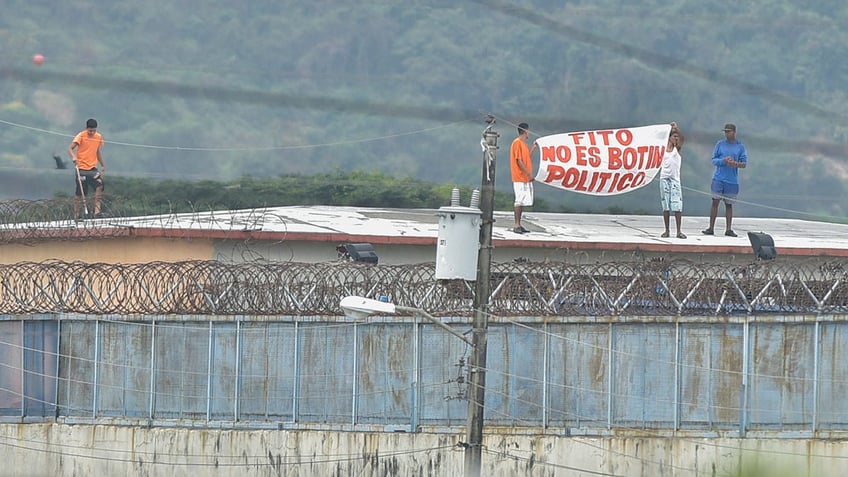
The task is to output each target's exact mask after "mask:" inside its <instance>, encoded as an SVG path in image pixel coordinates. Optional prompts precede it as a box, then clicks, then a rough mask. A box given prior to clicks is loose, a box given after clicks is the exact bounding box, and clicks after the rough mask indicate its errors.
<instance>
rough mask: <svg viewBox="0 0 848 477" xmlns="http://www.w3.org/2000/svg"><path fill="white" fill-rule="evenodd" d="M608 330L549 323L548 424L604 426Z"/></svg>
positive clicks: (593, 325)
mask: <svg viewBox="0 0 848 477" xmlns="http://www.w3.org/2000/svg"><path fill="white" fill-rule="evenodd" d="M609 329H610V327H609V325H607V324H592V323H575V324H561V323H556V324H551V325H550V326H549V332H550V338H549V342H550V344H549V355H550V358H549V365H548V369H549V371H548V380H549V382H550V385H549V388H548V389H549V391H548V393H549V398H548V402H549V403H550V404H549V406H550V409H549V412H548V414H549V422H550V425H552V426H561V427H575V428H579V427H604V426H606V422H607V411H608V407H609V406H608V399H607V394H608V393H607V390H608V384H609V365H608V363H609Z"/></svg>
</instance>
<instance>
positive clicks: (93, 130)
mask: <svg viewBox="0 0 848 477" xmlns="http://www.w3.org/2000/svg"><path fill="white" fill-rule="evenodd" d="M102 146H103V136H102V135H100V133H99V132H97V120H95V119H89V120H88V121H86V122H85V131H81V132H80V133H79V134H77V135H76V136H75V137H74V140H73V141H71V144H70V146H68V154H70V155H71V159H73V161H74V164H75V165H76V169H77V172H75V175H76V174H79V175H78V176H77V177H74V182H76V184H77V186H76V196H75V197H74V217H75V218H77V219H79V218H80V204H81V203H82V201H83V197H84V196H83V191H85V194H86V195H87V194H88V192H89V188H93V189H94V217H95V218H100V217H102V216H103V214H102V212H101V209H100V207H101V201H102V198H103V173H104V172H106V163H105V162H103V156H102V155H101V153H100V148H101V147H102ZM98 164H99V165H100V170H97V165H98Z"/></svg>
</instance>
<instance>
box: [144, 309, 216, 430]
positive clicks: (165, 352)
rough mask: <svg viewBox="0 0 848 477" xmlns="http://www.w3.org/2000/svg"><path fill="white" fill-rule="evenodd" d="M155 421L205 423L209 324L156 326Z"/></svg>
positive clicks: (180, 323) (192, 323)
mask: <svg viewBox="0 0 848 477" xmlns="http://www.w3.org/2000/svg"><path fill="white" fill-rule="evenodd" d="M155 334H156V336H155V356H154V370H153V379H154V383H153V388H154V394H153V399H154V401H153V406H154V417H157V418H166V419H206V412H207V389H208V372H209V323H206V322H173V321H171V322H162V323H157V324H156V329H155Z"/></svg>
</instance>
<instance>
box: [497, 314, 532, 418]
mask: <svg viewBox="0 0 848 477" xmlns="http://www.w3.org/2000/svg"><path fill="white" fill-rule="evenodd" d="M540 331H541V326H540V325H536V327H535V329H532V328H528V327H519V326H514V325H504V326H498V327H494V328H491V329H490V330H489V333H488V334H487V335H488V336H487V340H488V347H487V350H486V351H487V353H486V354H487V358H486V368H487V371H488V372H487V374H486V403H485V415H486V419H487V420H488V421H489V422H492V423H493V424H495V425H503V426H510V425H520V426H540V425H542V421H543V415H544V407H545V399H544V387H545V386H544V382H545V381H544V371H545V334H544V333H541V332H540Z"/></svg>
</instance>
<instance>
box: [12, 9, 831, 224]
mask: <svg viewBox="0 0 848 477" xmlns="http://www.w3.org/2000/svg"><path fill="white" fill-rule="evenodd" d="M4 11H5V12H7V13H8V14H4V15H2V17H0V47H2V50H0V51H2V55H0V79H2V81H0V145H2V148H0V170H2V181H3V182H1V183H0V185H2V186H0V199H8V198H20V197H21V196H24V197H23V198H38V197H52V196H53V195H54V194H56V193H61V192H64V193H68V192H69V190H68V189H70V188H71V187H72V183H71V182H69V181H68V180H66V176H65V175H62V174H67V172H66V171H60V170H56V169H55V165H54V161H53V159H52V155H53V154H54V153H58V154H60V155H62V156H64V157H65V158H66V159H67V155H66V152H65V150H66V148H67V145H68V143H69V142H70V139H71V137H72V135H73V134H75V133H76V132H78V131H79V130H81V129H83V127H84V124H85V120H86V119H87V118H88V117H95V118H97V119H98V120H99V121H100V126H101V127H100V129H101V132H102V133H103V134H104V136H105V138H106V140H107V145H106V147H105V149H104V155H105V157H106V160H107V163H108V165H109V167H108V168H109V171H110V173H112V174H121V175H125V176H130V177H140V178H145V179H151V178H152V179H180V180H185V179H188V180H209V179H211V180H232V179H237V178H239V177H243V176H250V177H268V176H277V175H280V174H288V173H298V174H312V173H317V174H324V173H327V172H328V171H335V170H351V171H352V170H359V171H364V172H366V173H380V174H387V175H390V176H398V177H412V178H414V179H416V180H424V181H432V182H435V183H437V184H456V185H462V186H473V185H475V184H479V182H480V178H481V162H482V161H481V151H480V146H479V140H480V133H481V131H482V130H483V127H484V124H483V122H482V115H483V114H484V113H492V114H494V115H495V116H496V117H497V119H498V123H497V130H498V132H500V134H501V150H500V152H499V162H498V169H497V180H498V189H499V191H505V192H509V190H510V185H509V168H508V164H507V163H506V157H507V151H508V146H509V142H510V141H511V140H512V139H513V138H514V137H515V128H514V124H515V123H518V122H521V121H527V122H528V123H530V126H531V129H532V131H533V134H534V135H535V136H539V135H547V134H553V133H559V132H566V131H578V130H586V129H596V128H601V127H627V126H637V125H647V124H657V123H665V122H670V121H677V122H678V123H679V124H680V125H681V126H682V127H683V129H684V132H685V133H686V147H685V150H684V158H683V161H684V165H683V182H684V186H685V187H686V190H685V203H686V206H685V207H686V213H687V214H689V215H703V214H705V213H706V212H707V207H708V202H709V200H708V198H707V196H706V195H705V194H704V191H707V190H708V189H709V177H710V174H711V171H712V167H711V165H710V163H709V157H710V154H711V152H712V148H713V145H714V144H715V141H716V140H718V139H721V138H722V137H723V136H722V134H721V132H720V129H721V127H722V125H723V124H724V123H725V122H728V121H732V122H735V123H736V124H737V125H738V126H739V134H738V136H739V138H740V139H741V140H742V141H743V142H744V143H745V144H746V146H747V147H748V150H749V157H750V165H749V167H748V168H747V169H746V170H744V171H742V173H741V175H742V195H741V199H742V200H743V203H741V204H740V205H739V209H738V212H737V213H738V214H745V215H748V216H788V217H797V218H818V219H824V220H828V219H834V220H836V219H837V218H839V217H844V216H845V215H848V214H846V208H848V200H846V198H848V192H846V177H848V162H846V161H848V146H847V145H848V113H846V110H848V108H846V106H847V105H848V101H846V98H848V92H847V91H848V90H847V89H848V63H846V62H845V61H844V59H845V58H846V57H848V29H846V28H845V25H846V24H848V4H846V3H845V2H843V1H835V0H822V1H818V2H802V1H800V0H794V1H786V0H771V1H770V0H760V1H753V2H732V1H729V0H716V1H703V0H672V1H667V2H654V1H647V0H634V1H629V2H621V1H620V0H615V1H613V0H592V1H588V0H579V1H569V2H562V1H543V0H526V1H521V2H507V1H497V0H492V1H485V0H480V1H464V2H463V1H460V2H445V1H441V0H435V1H429V2H428V1H400V0H398V1H391V0H388V1H384V0H378V1H372V2H346V1H340V0H339V1H330V0H315V1H311V2H294V1H287V0H250V1H246V2H231V1H227V2H224V1H220V0H202V1H201V0H184V1H179V2H167V1H164V0H145V1H140V2H94V1H91V0H66V1H62V2H56V1H53V0H27V1H23V0H5V2H4ZM36 53H39V54H43V55H44V57H45V62H44V64H43V65H40V66H38V65H35V64H33V63H32V57H33V55H34V54H36ZM59 177H61V179H58V178H59ZM340 180H343V179H340ZM539 189H540V190H538V194H539V195H540V197H541V198H543V199H544V200H545V201H546V202H548V203H549V204H554V205H555V207H557V208H558V209H559V210H576V211H584V210H594V211H603V210H609V209H610V208H611V207H612V208H621V209H623V210H626V211H631V212H637V211H640V212H644V211H649V212H652V211H656V210H657V209H658V207H659V205H658V200H657V197H656V196H657V193H656V187H654V185H649V186H648V187H646V188H644V189H642V190H640V191H637V192H634V193H630V194H627V195H623V196H616V197H611V198H593V197H588V196H581V195H578V194H573V193H568V192H562V191H558V190H553V189H550V188H545V187H540V188H539Z"/></svg>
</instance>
